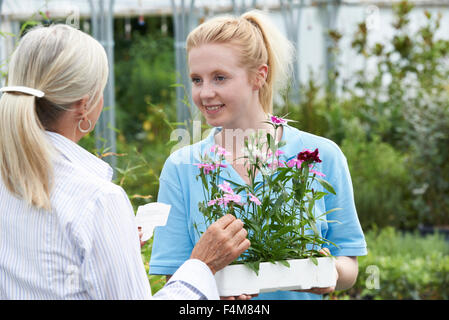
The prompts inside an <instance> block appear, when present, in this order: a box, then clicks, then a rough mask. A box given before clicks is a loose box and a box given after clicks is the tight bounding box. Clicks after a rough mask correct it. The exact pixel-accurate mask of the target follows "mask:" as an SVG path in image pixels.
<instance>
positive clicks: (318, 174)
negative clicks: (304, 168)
mask: <svg viewBox="0 0 449 320" xmlns="http://www.w3.org/2000/svg"><path fill="white" fill-rule="evenodd" d="M309 172H310V173H313V174H316V175H317V176H319V177H325V176H326V175H325V174H324V173H322V172H319V171H316V170H314V169H310V170H309Z"/></svg>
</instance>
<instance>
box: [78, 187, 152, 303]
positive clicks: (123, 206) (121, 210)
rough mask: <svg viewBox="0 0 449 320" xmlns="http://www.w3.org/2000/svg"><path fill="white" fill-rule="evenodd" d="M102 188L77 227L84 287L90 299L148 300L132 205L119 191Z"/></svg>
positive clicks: (121, 190)
mask: <svg viewBox="0 0 449 320" xmlns="http://www.w3.org/2000/svg"><path fill="white" fill-rule="evenodd" d="M105 189H109V190H108V191H106V192H105V191H99V195H98V196H97V197H95V200H94V204H93V207H92V208H91V209H92V210H91V214H90V215H89V216H88V217H85V218H84V219H83V221H82V223H81V224H80V228H79V238H80V239H82V240H81V241H82V246H81V247H82V251H83V252H82V256H83V262H82V265H81V268H80V273H81V281H82V282H83V287H84V288H85V289H86V290H87V291H88V293H89V295H90V296H91V298H92V299H101V300H105V299H150V298H151V288H150V284H149V280H148V277H147V275H146V272H145V268H144V265H143V261H142V256H141V252H140V243H139V235H138V231H137V226H136V224H135V221H134V212H133V209H132V206H131V204H130V202H129V199H128V197H127V196H126V193H125V192H124V190H123V189H122V188H120V187H118V186H115V185H114V188H109V187H108V188H105Z"/></svg>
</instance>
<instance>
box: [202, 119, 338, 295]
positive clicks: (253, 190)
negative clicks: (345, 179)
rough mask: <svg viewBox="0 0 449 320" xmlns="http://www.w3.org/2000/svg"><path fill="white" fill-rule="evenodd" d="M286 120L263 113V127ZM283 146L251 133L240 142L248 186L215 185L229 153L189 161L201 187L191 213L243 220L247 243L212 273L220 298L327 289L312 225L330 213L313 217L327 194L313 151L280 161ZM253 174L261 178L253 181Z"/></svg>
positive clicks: (330, 264)
mask: <svg viewBox="0 0 449 320" xmlns="http://www.w3.org/2000/svg"><path fill="white" fill-rule="evenodd" d="M287 121H288V120H286V119H283V118H279V117H275V116H271V118H270V120H269V121H267V123H269V124H271V125H272V126H273V127H274V131H275V132H277V130H279V128H280V127H281V126H282V125H283V124H285V123H287ZM275 136H276V134H275ZM285 144H286V142H285V141H280V142H276V141H275V139H274V138H273V136H272V135H271V134H270V133H267V134H264V133H260V132H259V133H256V134H253V135H251V136H249V137H248V139H247V140H245V142H244V150H245V155H244V157H243V158H244V161H245V164H246V168H247V172H248V177H249V180H250V183H249V184H243V185H240V184H237V183H236V182H234V181H230V180H226V179H225V180H224V181H223V182H222V183H221V182H220V181H221V179H220V172H221V171H222V168H225V167H226V166H227V164H226V160H225V156H226V155H229V152H228V151H226V150H225V149H224V148H222V147H220V146H218V145H214V146H213V147H212V148H211V149H210V150H208V152H206V153H205V154H203V155H200V159H201V163H196V164H195V165H196V166H197V167H198V168H199V174H198V176H197V178H198V179H201V181H202V186H203V192H204V198H205V200H204V201H203V202H200V203H199V210H200V212H201V213H202V214H203V216H204V219H205V224H206V225H210V224H211V223H213V222H214V221H216V220H217V219H219V218H220V217H222V216H223V215H225V214H228V213H230V214H233V215H235V216H236V217H237V218H239V219H241V220H242V221H243V222H244V224H245V228H246V229H247V231H248V239H249V240H250V241H251V247H250V248H249V249H248V250H247V251H246V252H245V253H243V254H242V256H241V257H240V258H239V259H238V260H236V261H235V262H234V263H233V264H232V265H230V266H228V267H226V268H224V269H223V270H220V271H219V272H217V274H216V276H215V277H216V280H217V285H218V289H219V292H220V295H223V296H230V295H239V294H242V293H245V294H255V293H262V292H269V291H275V290H292V289H309V288H311V287H329V286H333V285H335V282H336V277H335V269H334V260H333V258H332V257H325V254H323V253H322V251H320V249H321V246H322V245H323V244H326V243H329V241H328V240H326V239H324V238H322V237H320V236H319V232H318V230H317V226H316V225H317V221H318V219H322V218H323V217H324V216H325V215H327V214H328V213H330V212H332V211H334V210H337V209H333V210H330V211H327V212H325V213H323V214H322V215H320V216H316V215H315V212H314V205H315V202H316V201H317V200H319V199H321V198H322V197H324V196H325V195H326V194H328V193H329V192H330V193H332V194H335V191H334V189H333V187H332V186H331V185H330V184H329V183H328V182H327V181H326V180H324V179H323V176H324V175H323V174H322V173H320V172H318V171H317V170H316V169H315V168H314V165H315V164H316V163H319V162H321V159H320V158H319V153H318V149H316V150H315V151H311V150H302V151H301V152H299V153H298V154H297V155H296V156H295V157H293V158H291V159H282V155H283V154H284V152H283V151H282V147H283V146H284V145H285ZM258 172H260V173H261V176H262V180H259V181H256V177H257V174H258ZM259 176H260V175H259ZM315 181H317V182H318V183H319V184H320V185H321V186H322V187H323V188H322V190H321V191H320V190H315V189H314V188H313V187H312V186H313V183H314V182H315ZM195 227H196V229H197V231H198V230H199V229H198V226H195ZM198 232H200V231H198Z"/></svg>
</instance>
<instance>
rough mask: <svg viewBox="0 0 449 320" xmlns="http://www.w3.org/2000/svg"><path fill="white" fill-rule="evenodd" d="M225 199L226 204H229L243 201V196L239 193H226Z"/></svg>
mask: <svg viewBox="0 0 449 320" xmlns="http://www.w3.org/2000/svg"><path fill="white" fill-rule="evenodd" d="M223 201H224V204H225V205H228V203H229V202H231V201H232V202H235V203H240V202H241V201H242V197H241V196H240V195H238V194H233V193H232V194H231V193H225V195H224V196H223Z"/></svg>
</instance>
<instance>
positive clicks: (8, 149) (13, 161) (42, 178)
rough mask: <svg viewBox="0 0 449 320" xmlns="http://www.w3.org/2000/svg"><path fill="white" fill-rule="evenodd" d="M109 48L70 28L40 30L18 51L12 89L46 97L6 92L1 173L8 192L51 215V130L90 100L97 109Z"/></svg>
mask: <svg viewBox="0 0 449 320" xmlns="http://www.w3.org/2000/svg"><path fill="white" fill-rule="evenodd" d="M107 75H108V63H107V57H106V53H105V51H104V49H103V47H102V46H101V45H100V44H99V43H98V41H96V40H95V39H93V38H92V37H91V36H89V35H87V34H85V33H83V32H81V31H79V30H77V29H74V28H72V27H69V26H67V25H52V26H50V27H36V28H34V29H32V30H31V31H29V32H28V33H27V34H26V35H25V36H24V37H23V38H22V39H21V40H20V42H19V45H18V47H17V48H16V50H15V51H14V53H13V55H12V57H11V60H10V63H9V70H8V80H7V83H8V86H25V87H30V88H34V89H37V90H40V91H42V92H44V93H45V96H44V97H43V98H36V97H34V96H31V95H26V94H22V93H17V92H5V93H4V94H3V95H2V96H1V98H0V168H1V177H2V180H3V183H4V184H5V186H6V188H7V189H8V190H9V191H10V192H11V193H12V194H13V195H15V196H17V197H18V198H21V199H23V200H25V201H26V202H27V203H29V204H30V205H32V206H35V207H36V208H42V209H45V210H51V202H50V194H51V188H52V174H53V169H52V160H53V154H54V149H53V147H52V146H51V144H50V143H49V141H48V138H47V136H46V134H45V130H50V131H54V130H53V128H54V127H55V126H56V124H57V121H58V120H59V119H60V116H61V115H62V114H63V113H64V112H70V110H71V106H72V105H73V104H74V103H76V102H78V101H80V100H81V99H82V98H83V97H85V96H86V95H87V96H88V97H89V99H88V103H87V105H88V106H89V107H90V108H91V110H92V109H93V107H94V106H96V105H97V104H98V101H99V100H100V99H101V94H102V91H103V90H104V87H105V85H106V81H107Z"/></svg>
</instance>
